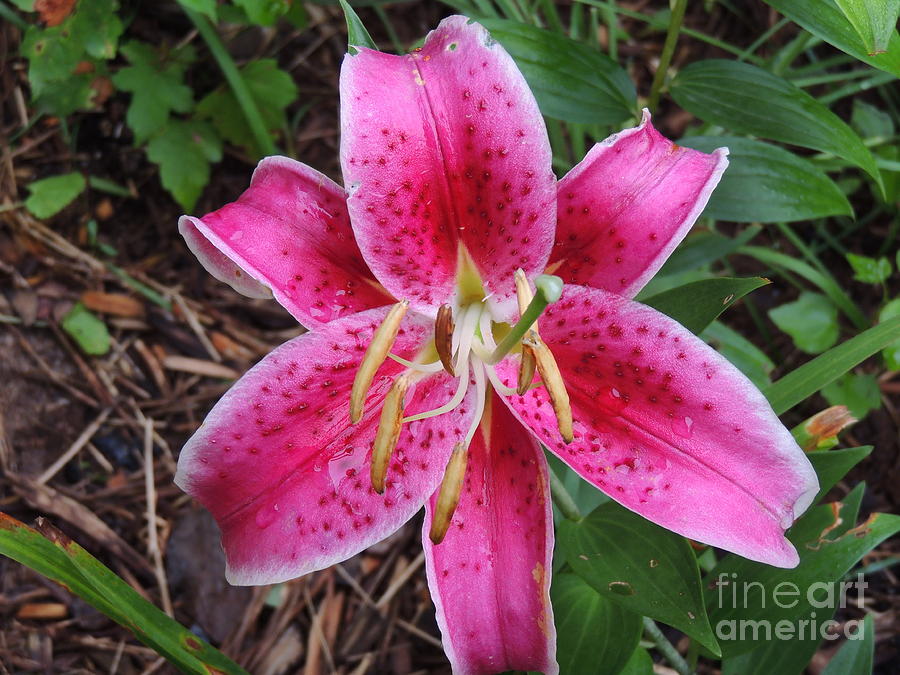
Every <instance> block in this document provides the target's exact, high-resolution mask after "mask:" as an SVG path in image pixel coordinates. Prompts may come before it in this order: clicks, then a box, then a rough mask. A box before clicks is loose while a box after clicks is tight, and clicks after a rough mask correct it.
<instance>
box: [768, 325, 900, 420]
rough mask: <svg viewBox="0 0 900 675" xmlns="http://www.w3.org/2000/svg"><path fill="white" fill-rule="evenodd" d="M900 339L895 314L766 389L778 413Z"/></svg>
mask: <svg viewBox="0 0 900 675" xmlns="http://www.w3.org/2000/svg"><path fill="white" fill-rule="evenodd" d="M898 341H900V317H894V318H892V319H888V320H887V321H884V322H882V323H880V324H878V325H877V326H874V327H872V328H869V329H868V330H865V331H863V332H862V333H860V334H859V335H857V336H855V337H853V338H851V339H849V340H847V341H846V342H844V343H842V344H839V345H838V346H837V347H833V348H831V349H829V350H828V351H827V352H825V353H824V354H822V355H820V356H817V357H816V358H814V359H813V360H812V361H809V362H807V363H804V364H803V365H802V366H800V367H799V368H797V369H796V370H794V371H793V372H790V373H788V374H787V375H785V376H784V377H782V378H781V379H780V380H778V381H777V382H775V383H773V384H772V385H771V386H770V387H767V388H766V389H764V390H763V393H764V394H765V395H766V398H767V399H769V403H771V404H772V408H773V409H774V410H775V413H776V414H778V415H781V414H782V413H784V412H786V411H788V410H790V409H791V408H793V407H794V406H795V405H797V404H798V403H800V402H801V401H803V400H804V399H806V398H807V397H809V396H812V395H813V394H815V393H816V392H817V391H819V390H820V389H821V388H822V387H824V386H825V385H827V384H828V383H829V382H833V381H834V380H836V379H837V378H839V377H840V376H841V375H843V374H844V373H846V372H847V371H849V370H850V369H851V368H853V367H854V366H857V365H859V364H860V363H861V362H862V361H864V360H865V359H867V358H869V357H870V356H872V354H874V353H875V352H877V351H879V350H881V349H884V348H885V347H887V346H889V345H891V344H894V343H896V342H898Z"/></svg>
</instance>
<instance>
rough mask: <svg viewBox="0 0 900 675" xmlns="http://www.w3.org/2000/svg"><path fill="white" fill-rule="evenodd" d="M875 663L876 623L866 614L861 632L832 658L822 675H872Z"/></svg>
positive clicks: (848, 640)
mask: <svg viewBox="0 0 900 675" xmlns="http://www.w3.org/2000/svg"><path fill="white" fill-rule="evenodd" d="M874 661H875V622H874V621H873V620H872V615H871V614H866V616H865V618H864V619H863V624H862V626H861V627H860V630H859V632H858V633H857V634H855V635H854V637H853V638H852V639H849V638H848V639H847V641H846V642H845V643H844V645H843V646H842V647H841V648H840V649H839V650H838V653H837V654H835V655H834V656H832V657H831V660H830V661H829V662H828V665H827V666H825V670H823V671H822V675H871V673H872V667H873V663H874Z"/></svg>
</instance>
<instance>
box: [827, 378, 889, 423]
mask: <svg viewBox="0 0 900 675" xmlns="http://www.w3.org/2000/svg"><path fill="white" fill-rule="evenodd" d="M822 396H824V397H825V400H826V401H828V403H829V404H830V405H845V406H847V407H848V408H849V409H850V412H851V413H852V414H853V416H854V417H855V418H856V419H858V420H861V419H862V418H864V417H865V416H866V415H868V414H869V413H870V412H872V411H873V410H878V408H880V407H881V389H880V388H879V387H878V378H877V377H875V376H874V375H869V374H864V375H856V374H854V373H846V374H844V375H841V376H840V377H839V378H838V379H836V380H835V381H834V382H832V383H831V384H828V385H826V386H824V387H822Z"/></svg>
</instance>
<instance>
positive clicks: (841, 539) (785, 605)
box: [705, 488, 900, 659]
mask: <svg viewBox="0 0 900 675" xmlns="http://www.w3.org/2000/svg"><path fill="white" fill-rule="evenodd" d="M861 497H862V490H861V489H860V488H857V490H855V491H854V493H852V494H851V495H848V497H847V499H846V500H845V501H844V503H843V504H842V505H841V504H839V506H840V510H839V512H838V513H835V511H833V510H832V506H831V505H827V504H826V505H823V506H819V507H816V508H815V509H813V510H811V511H809V512H808V513H807V514H806V515H805V516H803V518H801V519H800V520H799V521H798V522H797V523H796V524H795V525H794V527H793V528H792V531H791V533H790V534H789V536H788V538H789V539H790V540H791V542H792V543H793V544H794V545H795V546H796V547H797V551H798V553H799V554H800V564H799V565H798V566H797V567H795V568H794V569H780V568H776V567H771V566H769V565H763V564H761V563H756V562H752V561H750V560H746V559H745V558H740V557H738V556H736V555H728V556H726V557H725V558H723V559H722V561H721V562H720V563H719V564H718V565H717V566H716V568H715V569H714V570H713V571H712V572H711V573H710V574H709V575H708V577H707V578H706V584H705V588H706V589H707V592H706V602H707V608H708V610H709V617H710V621H711V622H712V624H713V625H714V626H715V627H716V635H717V636H718V637H719V644H720V645H721V647H722V652H723V654H724V655H725V657H726V659H727V658H729V657H734V656H736V655H738V654H741V653H744V652H747V651H749V650H751V649H754V648H755V647H757V646H758V645H760V644H762V643H763V642H765V641H766V640H765V638H766V631H767V630H769V631H773V630H774V629H776V628H777V626H779V625H783V626H785V627H788V626H790V627H791V629H792V631H793V632H794V634H795V635H796V634H797V633H798V632H799V630H800V626H801V625H802V624H799V623H798V622H801V621H807V622H808V621H810V619H811V618H815V619H816V620H817V625H819V626H821V624H822V623H823V622H824V621H827V620H828V618H829V617H830V616H831V615H832V614H833V612H834V610H835V609H836V608H837V607H838V606H839V604H840V603H841V597H842V595H841V592H840V591H841V590H842V589H841V587H840V586H839V583H840V580H841V579H842V578H843V577H844V575H845V574H846V573H847V572H849V571H850V570H851V569H852V568H853V566H854V565H855V564H856V563H857V562H858V561H859V560H860V559H861V558H862V557H863V556H864V555H865V554H866V553H868V552H869V551H871V550H872V549H873V548H875V547H876V546H878V545H879V544H880V543H881V542H882V541H884V540H885V539H887V538H888V537H890V536H893V535H894V534H896V533H897V532H900V516H896V515H892V514H884V513H875V514H872V516H870V517H869V519H868V520H866V522H865V523H863V524H862V525H859V526H858V527H856V528H852V529H851V526H852V524H853V523H854V522H856V511H857V510H858V508H859V499H861ZM844 588H845V589H847V587H844ZM847 590H848V592H850V593H853V594H854V595H855V594H856V593H858V592H859V593H861V592H862V591H863V590H864V589H854V590H851V589H847ZM776 593H778V594H779V595H777V596H776V595H775V594H776ZM742 622H743V623H742ZM748 622H754V623H753V624H750V623H748ZM782 622H784V623H782ZM742 626H743V628H744V630H743V631H742V630H741V627H742ZM754 628H755V630H754ZM742 632H743V635H742V634H741V633H742Z"/></svg>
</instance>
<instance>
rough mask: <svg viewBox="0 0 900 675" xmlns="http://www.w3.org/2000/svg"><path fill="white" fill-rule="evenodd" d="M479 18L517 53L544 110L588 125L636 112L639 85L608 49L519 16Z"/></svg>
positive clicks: (609, 122)
mask: <svg viewBox="0 0 900 675" xmlns="http://www.w3.org/2000/svg"><path fill="white" fill-rule="evenodd" d="M479 23H481V24H482V25H483V26H484V27H485V28H487V29H488V31H490V33H491V36H492V37H493V38H494V39H495V40H497V42H499V43H500V44H501V45H503V47H504V49H506V51H507V52H509V54H510V56H512V57H513V60H514V61H515V62H516V65H517V66H518V67H519V70H521V71H522V75H524V76H525V80H526V81H527V82H528V86H529V87H530V88H531V90H532V92H534V97H535V98H536V99H537V102H538V106H539V107H540V109H541V112H542V113H543V114H544V115H546V116H548V117H554V118H556V119H561V120H565V121H567V122H576V123H584V124H615V123H617V122H622V121H623V120H627V119H630V118H631V117H633V116H634V114H635V109H636V107H637V103H636V95H635V90H634V84H633V83H632V82H631V79H630V78H629V77H628V75H627V74H626V73H625V71H624V70H622V69H621V68H620V67H619V65H618V64H617V63H616V62H615V61H613V60H612V59H610V58H609V57H608V56H606V55H605V54H602V53H601V52H599V51H597V50H596V49H592V48H590V47H588V46H587V45H584V44H582V43H580V42H576V41H575V40H572V39H570V38H568V37H566V36H565V35H560V34H558V33H553V32H551V31H549V30H544V29H541V28H538V27H536V26H530V25H527V24H523V23H519V22H517V21H508V20H506V19H481V20H479Z"/></svg>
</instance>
